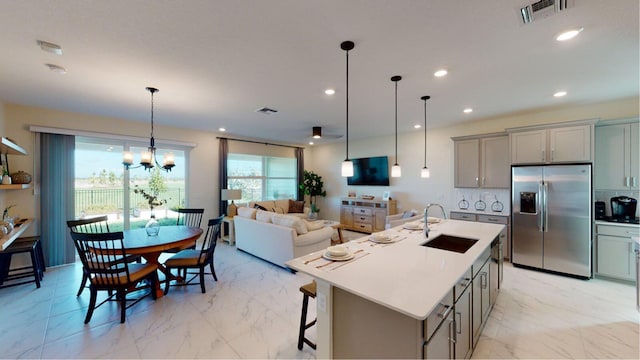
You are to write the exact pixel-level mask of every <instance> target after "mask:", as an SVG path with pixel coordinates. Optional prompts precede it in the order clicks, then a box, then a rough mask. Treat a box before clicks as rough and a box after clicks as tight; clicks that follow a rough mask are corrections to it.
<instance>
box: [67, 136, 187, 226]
mask: <svg viewBox="0 0 640 360" xmlns="http://www.w3.org/2000/svg"><path fill="white" fill-rule="evenodd" d="M125 150H128V151H131V152H133V154H134V162H135V163H137V162H139V160H140V154H141V153H142V152H143V151H146V150H147V148H146V146H145V145H142V144H129V143H127V142H124V141H121V140H115V139H98V138H87V137H76V150H75V158H76V160H75V174H76V178H75V217H76V218H85V217H93V216H99V215H107V216H108V218H109V229H110V230H111V231H119V230H122V229H129V228H137V227H144V225H145V224H146V223H147V222H148V221H149V218H150V216H151V213H152V212H151V206H150V205H149V202H148V201H147V200H146V199H145V198H144V196H143V194H142V193H140V192H138V193H136V192H135V190H136V188H137V189H141V190H143V191H144V192H145V193H147V194H151V195H153V196H155V197H156V198H157V201H156V204H157V205H156V206H154V208H153V214H154V215H155V217H156V218H157V219H158V220H159V221H160V223H161V224H170V223H172V224H173V223H175V221H176V217H177V214H176V213H175V212H174V211H171V209H175V208H177V207H185V206H186V205H187V204H186V183H185V169H186V161H187V153H186V151H185V150H184V149H180V148H169V147H158V149H157V156H158V162H159V163H161V164H162V159H163V156H164V154H165V153H168V152H172V153H173V154H174V156H175V163H176V166H175V167H174V168H173V169H172V170H171V172H165V171H163V170H161V169H159V168H158V167H157V166H156V167H154V168H153V169H152V170H151V171H148V170H145V169H144V168H143V167H137V168H136V167H131V168H130V169H129V170H125V168H124V166H123V165H122V154H123V151H125Z"/></svg>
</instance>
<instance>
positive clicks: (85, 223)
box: [67, 215, 142, 296]
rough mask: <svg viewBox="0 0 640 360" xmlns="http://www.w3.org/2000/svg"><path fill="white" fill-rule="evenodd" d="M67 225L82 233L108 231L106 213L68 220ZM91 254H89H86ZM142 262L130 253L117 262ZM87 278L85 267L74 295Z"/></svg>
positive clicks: (71, 229) (80, 292) (81, 287)
mask: <svg viewBox="0 0 640 360" xmlns="http://www.w3.org/2000/svg"><path fill="white" fill-rule="evenodd" d="M67 227H68V228H69V231H71V232H76V233H84V234H100V233H108V232H109V222H108V218H107V216H106V215H103V216H96V217H92V218H87V219H79V220H68V221H67ZM88 256H91V254H88ZM123 261H127V262H142V258H141V257H140V255H130V256H127V257H126V258H123V257H120V258H118V262H123ZM88 280H89V274H88V273H87V271H85V269H83V270H82V281H81V282H80V288H79V289H78V293H77V294H76V296H80V295H81V294H82V291H83V290H84V288H85V287H86V286H87V281H88Z"/></svg>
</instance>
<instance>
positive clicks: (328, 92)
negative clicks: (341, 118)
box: [324, 89, 336, 95]
mask: <svg viewBox="0 0 640 360" xmlns="http://www.w3.org/2000/svg"><path fill="white" fill-rule="evenodd" d="M324 93H325V94H327V95H333V94H335V93H336V91H335V90H333V89H327V90H325V91H324Z"/></svg>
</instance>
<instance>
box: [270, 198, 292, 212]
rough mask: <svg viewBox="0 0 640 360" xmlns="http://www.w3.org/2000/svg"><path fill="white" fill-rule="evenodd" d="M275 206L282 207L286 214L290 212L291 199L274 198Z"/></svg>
mask: <svg viewBox="0 0 640 360" xmlns="http://www.w3.org/2000/svg"><path fill="white" fill-rule="evenodd" d="M273 203H274V205H273V207H274V208H280V209H282V211H283V212H284V213H285V214H286V213H288V212H289V199H280V200H273Z"/></svg>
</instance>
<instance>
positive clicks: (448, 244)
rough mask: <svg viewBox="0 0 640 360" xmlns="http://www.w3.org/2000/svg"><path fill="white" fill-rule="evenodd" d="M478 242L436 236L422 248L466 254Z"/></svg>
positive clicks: (457, 237) (462, 238)
mask: <svg viewBox="0 0 640 360" xmlns="http://www.w3.org/2000/svg"><path fill="white" fill-rule="evenodd" d="M477 242H478V240H476V239H469V238H464V237H459V236H453V235H445V234H443V235H438V237H435V238H433V239H431V240H429V241H427V242H426V243H424V244H422V246H426V247H431V248H436V249H440V250H447V251H455V252H459V253H466V252H467V250H469V249H470V248H471V247H472V246H473V245H474V244H475V243H477Z"/></svg>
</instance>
